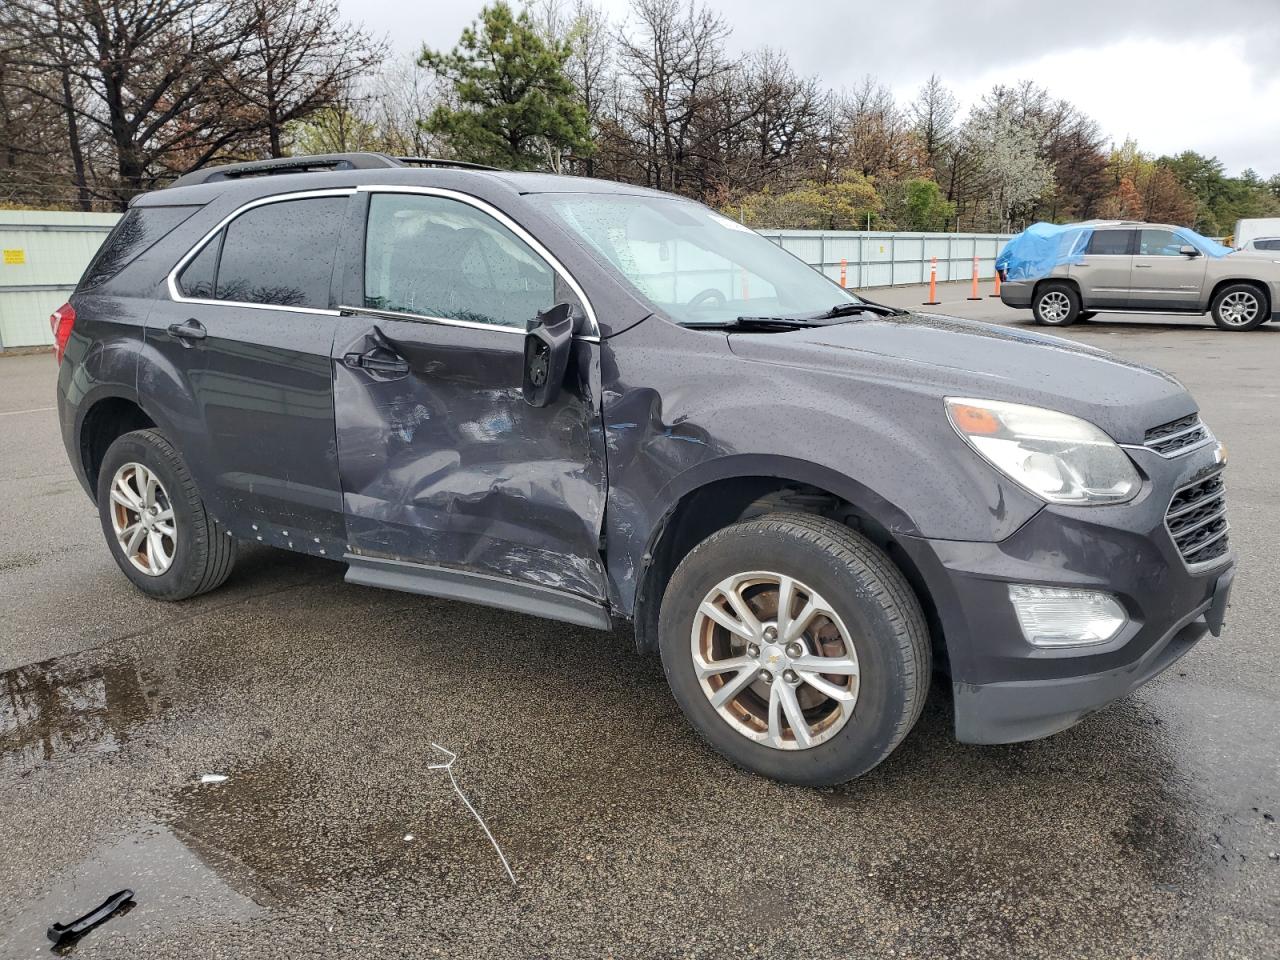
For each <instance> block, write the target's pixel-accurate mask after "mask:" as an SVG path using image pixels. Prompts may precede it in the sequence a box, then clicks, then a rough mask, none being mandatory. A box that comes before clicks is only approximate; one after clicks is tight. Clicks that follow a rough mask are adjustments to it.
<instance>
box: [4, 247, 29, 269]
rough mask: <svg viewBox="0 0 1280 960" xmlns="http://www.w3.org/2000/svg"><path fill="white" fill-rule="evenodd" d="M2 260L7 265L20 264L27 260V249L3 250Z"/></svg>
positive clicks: (16, 265)
mask: <svg viewBox="0 0 1280 960" xmlns="http://www.w3.org/2000/svg"><path fill="white" fill-rule="evenodd" d="M4 262H5V264H6V265H8V266H15V267H18V266H21V265H22V264H24V263H26V262H27V251H25V250H6V251H5V252H4Z"/></svg>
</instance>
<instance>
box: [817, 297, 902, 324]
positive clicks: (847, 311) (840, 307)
mask: <svg viewBox="0 0 1280 960" xmlns="http://www.w3.org/2000/svg"><path fill="white" fill-rule="evenodd" d="M859 313H874V314H875V315H876V316H880V317H901V316H905V315H906V313H907V311H906V310H902V309H900V308H898V307H890V306H887V305H885V304H883V303H876V302H875V301H874V300H860V301H858V302H857V303H837V304H836V305H835V306H834V307H832V308H831V309H830V310H828V311H827V312H826V313H820V314H818V316H816V317H814V319H815V320H833V319H835V318H836V317H851V316H854V315H856V314H859Z"/></svg>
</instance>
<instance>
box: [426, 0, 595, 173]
mask: <svg viewBox="0 0 1280 960" xmlns="http://www.w3.org/2000/svg"><path fill="white" fill-rule="evenodd" d="M570 52H571V51H570V49H569V46H568V44H566V43H562V42H560V41H557V40H551V39H547V38H544V37H543V36H542V35H540V33H539V31H538V30H537V28H536V27H535V26H534V24H533V21H532V19H531V18H530V16H529V14H528V12H527V11H524V12H521V13H520V14H519V15H516V14H515V13H513V12H512V10H511V7H510V6H509V5H508V4H507V3H505V2H503V0H499V2H497V3H495V4H493V5H492V6H488V7H485V8H484V9H483V10H481V11H480V19H479V20H478V21H476V22H475V23H473V24H472V25H471V26H470V27H468V28H467V29H466V30H464V31H463V32H462V37H461V39H460V40H459V42H458V45H457V46H456V47H455V48H454V49H453V51H452V52H451V53H442V52H438V51H434V50H430V49H427V48H424V49H423V51H422V55H421V57H420V58H419V62H420V63H421V64H422V65H423V66H425V67H428V68H430V69H431V70H433V71H434V72H435V73H436V74H437V75H438V76H440V77H441V78H442V79H443V80H445V81H446V82H447V83H448V84H450V85H451V86H452V89H453V91H454V98H455V102H454V103H452V104H442V105H440V106H437V107H436V108H435V110H433V111H432V112H431V114H430V115H429V116H428V117H427V118H426V120H424V121H423V122H422V125H423V127H424V129H426V130H427V131H428V132H430V133H434V134H438V135H440V136H441V137H443V138H444V139H445V141H446V142H447V143H448V144H449V145H450V146H451V147H452V148H453V150H454V152H455V153H456V154H457V156H458V158H459V159H463V160H469V161H473V162H477V163H490V164H494V165H496V166H501V167H511V168H514V169H525V170H528V169H536V168H540V167H549V168H550V169H552V170H555V171H559V170H560V169H561V167H562V165H563V163H564V161H565V159H566V158H568V157H570V156H573V157H581V156H585V155H586V154H588V153H590V152H591V150H592V149H593V146H592V143H591V140H590V134H589V130H588V125H587V116H586V111H585V110H584V108H583V106H582V104H581V102H580V101H579V100H578V98H577V96H576V95H575V91H574V88H573V83H572V82H571V81H570V80H569V78H568V77H567V76H566V74H565V63H566V61H567V60H568V58H569V56H570Z"/></svg>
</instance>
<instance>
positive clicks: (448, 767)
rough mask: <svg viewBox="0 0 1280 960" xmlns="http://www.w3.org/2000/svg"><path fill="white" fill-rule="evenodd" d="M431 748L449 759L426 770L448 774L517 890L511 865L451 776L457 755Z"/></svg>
mask: <svg viewBox="0 0 1280 960" xmlns="http://www.w3.org/2000/svg"><path fill="white" fill-rule="evenodd" d="M431 745H432V746H433V747H435V748H436V749H437V750H439V751H440V752H441V753H443V754H444V755H445V756H446V757H448V758H449V759H448V760H447V761H446V762H445V763H433V764H429V765H428V766H427V769H428V770H443V771H444V772H445V773H447V774H449V782H450V783H452V784H453V792H454V793H456V794H457V795H458V797H459V798H460V799H461V800H462V802H463V803H465V804H466V805H467V809H468V810H470V811H471V815H472V816H473V817H475V818H476V822H477V823H478V824H480V829H481V830H483V831H484V835H485V836H486V837H488V838H489V842H490V843H491V844H493V849H494V850H496V851H497V853H498V859H499V860H501V861H502V869H504V870H506V871H507V876H508V877H510V878H511V885H512V886H513V887H515V888H516V889H517V890H518V889H520V885H519V884H518V883H516V875H515V874H514V873H512V872H511V865H510V864H509V863H507V858H506V856H504V855H503V853H502V848H501V847H500V846H498V841H497V840H495V839H493V834H492V833H490V832H489V827H488V825H487V824H486V823H485V822H484V817H482V816H480V814H479V812H478V811H477V810H476V808H475V807H473V806H472V805H471V801H470V800H468V799H467V795H466V794H465V793H463V792H462V788H461V787H459V786H458V781H457V778H455V777H454V775H453V761H455V760H457V759H458V755H457V754H456V753H454V752H453V751H452V750H446V749H445V748H444V747H442V746H440V744H438V743H432V744H431Z"/></svg>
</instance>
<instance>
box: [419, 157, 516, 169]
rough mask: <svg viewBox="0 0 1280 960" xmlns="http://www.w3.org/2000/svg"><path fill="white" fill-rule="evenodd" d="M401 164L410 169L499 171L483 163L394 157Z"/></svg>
mask: <svg viewBox="0 0 1280 960" xmlns="http://www.w3.org/2000/svg"><path fill="white" fill-rule="evenodd" d="M395 159H396V160H399V161H400V162H401V163H403V164H405V165H406V166H410V167H459V168H461V169H463V170H501V169H502V168H501V167H491V166H489V165H488V164H485V163H468V162H467V161H466V160H441V159H439V158H437V157H396V158H395Z"/></svg>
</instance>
